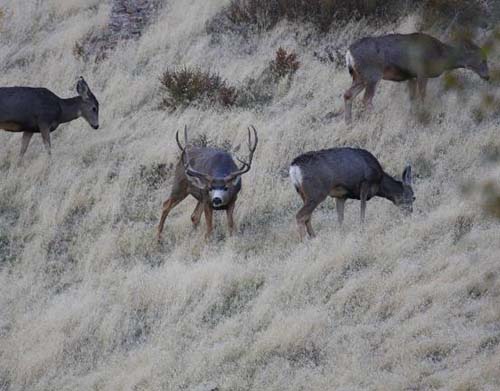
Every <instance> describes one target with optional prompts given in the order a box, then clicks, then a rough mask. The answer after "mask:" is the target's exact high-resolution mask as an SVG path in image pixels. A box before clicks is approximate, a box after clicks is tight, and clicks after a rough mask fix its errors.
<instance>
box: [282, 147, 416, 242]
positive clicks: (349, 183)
mask: <svg viewBox="0 0 500 391" xmlns="http://www.w3.org/2000/svg"><path fill="white" fill-rule="evenodd" d="M289 172H290V179H291V180H292V184H293V186H294V187H295V189H296V190H297V192H298V193H299V195H300V196H301V198H302V201H303V202H304V206H303V207H302V208H301V209H300V210H299V212H298V213H297V216H296V218H297V224H298V227H299V234H300V237H301V239H302V238H303V237H304V236H305V234H306V231H307V233H308V234H309V236H310V237H314V236H315V234H314V231H313V229H312V225H311V216H312V213H313V211H314V210H315V209H316V207H317V206H318V205H319V204H320V203H321V202H323V201H324V200H325V198H327V197H328V196H330V197H333V198H335V199H336V207H337V215H338V219H339V223H340V224H342V221H343V219H344V204H345V201H346V199H356V200H360V201H361V221H362V222H363V221H364V219H365V211H366V201H368V200H370V199H371V198H372V197H375V196H378V197H383V198H387V199H389V200H390V201H392V202H393V203H394V204H395V205H397V206H399V207H400V208H402V209H403V210H404V211H405V212H406V213H411V212H412V211H413V201H414V200H415V197H414V195H413V189H412V187H411V167H410V166H407V167H406V168H405V170H404V171H403V175H402V178H403V180H402V181H398V180H396V179H394V178H393V177H391V176H390V175H389V174H387V173H386V172H384V170H383V169H382V166H381V165H380V163H379V162H378V160H377V159H376V158H375V156H373V155H372V154H371V153H370V152H368V151H366V150H364V149H357V148H331V149H323V150H320V151H311V152H307V153H305V154H303V155H300V156H298V157H296V158H295V159H294V160H293V161H292V163H291V165H290V171H289Z"/></svg>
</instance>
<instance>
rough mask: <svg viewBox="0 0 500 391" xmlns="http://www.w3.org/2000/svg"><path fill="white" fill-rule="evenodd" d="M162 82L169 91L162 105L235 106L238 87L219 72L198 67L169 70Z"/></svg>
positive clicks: (176, 106) (169, 106) (168, 106)
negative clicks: (229, 83)
mask: <svg viewBox="0 0 500 391" xmlns="http://www.w3.org/2000/svg"><path fill="white" fill-rule="evenodd" d="M160 83H161V84H162V86H163V88H164V89H165V90H166V92H167V96H166V97H164V98H163V100H162V103H161V107H163V108H170V109H173V110H175V109H177V108H178V107H182V106H187V105H189V104H192V103H194V102H199V103H202V104H203V103H205V104H206V103H209V104H219V105H221V106H224V107H229V106H233V105H234V104H235V101H236V96H237V93H236V89H235V88H234V87H231V86H229V85H228V84H227V82H226V81H225V80H223V79H222V78H221V77H220V76H219V75H217V74H211V73H208V72H204V71H202V70H200V69H198V68H187V67H185V68H182V69H180V70H167V71H166V72H164V73H163V75H162V76H161V78H160Z"/></svg>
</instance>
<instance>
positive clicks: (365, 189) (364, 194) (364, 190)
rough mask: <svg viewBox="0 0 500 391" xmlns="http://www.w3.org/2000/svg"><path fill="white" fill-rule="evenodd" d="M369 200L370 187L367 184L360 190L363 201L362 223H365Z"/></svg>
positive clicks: (362, 185)
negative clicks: (367, 200) (367, 201)
mask: <svg viewBox="0 0 500 391" xmlns="http://www.w3.org/2000/svg"><path fill="white" fill-rule="evenodd" d="M367 198H368V185H367V184H366V183H362V184H361V189H360V190H359V200H360V201H361V223H364V222H365V214H366V199H367Z"/></svg>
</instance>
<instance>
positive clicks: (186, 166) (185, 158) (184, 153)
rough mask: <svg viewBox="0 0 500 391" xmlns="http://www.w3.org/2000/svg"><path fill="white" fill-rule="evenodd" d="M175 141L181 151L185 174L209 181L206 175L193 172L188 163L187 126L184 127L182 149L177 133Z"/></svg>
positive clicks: (177, 133)
mask: <svg viewBox="0 0 500 391" xmlns="http://www.w3.org/2000/svg"><path fill="white" fill-rule="evenodd" d="M175 139H176V140H177V145H178V146H179V148H180V150H181V151H182V156H181V159H182V163H183V165H184V170H185V171H186V173H187V174H189V175H191V176H195V177H198V178H205V179H207V180H211V176H210V175H208V174H205V173H203V172H200V171H198V170H195V169H194V168H193V167H191V164H190V163H189V156H188V152H187V150H188V144H189V141H188V136H187V125H184V148H183V147H182V145H181V143H180V141H179V131H177V132H176V133H175Z"/></svg>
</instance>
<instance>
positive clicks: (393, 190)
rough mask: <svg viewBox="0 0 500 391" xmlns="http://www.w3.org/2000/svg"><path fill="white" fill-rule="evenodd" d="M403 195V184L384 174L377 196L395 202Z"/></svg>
mask: <svg viewBox="0 0 500 391" xmlns="http://www.w3.org/2000/svg"><path fill="white" fill-rule="evenodd" d="M401 194H403V184H402V183H401V182H400V181H397V180H396V179H394V178H393V177H391V176H390V175H389V174H386V173H385V172H384V176H383V177H382V182H380V187H379V189H378V192H377V195H378V196H379V197H384V198H387V199H388V200H390V201H392V202H394V201H395V199H396V197H397V196H398V195H401Z"/></svg>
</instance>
